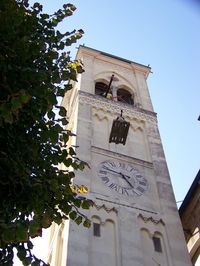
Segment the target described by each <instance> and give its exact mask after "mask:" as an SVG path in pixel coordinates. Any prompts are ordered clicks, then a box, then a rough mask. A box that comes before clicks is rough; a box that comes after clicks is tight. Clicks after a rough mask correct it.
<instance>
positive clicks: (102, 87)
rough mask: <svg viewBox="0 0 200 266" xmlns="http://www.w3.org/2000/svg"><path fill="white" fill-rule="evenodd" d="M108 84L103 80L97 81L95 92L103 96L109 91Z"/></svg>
mask: <svg viewBox="0 0 200 266" xmlns="http://www.w3.org/2000/svg"><path fill="white" fill-rule="evenodd" d="M107 89H108V85H106V84H105V83H103V82H96V84H95V94H97V95H101V96H103V94H104V93H105V92H106V91H107Z"/></svg>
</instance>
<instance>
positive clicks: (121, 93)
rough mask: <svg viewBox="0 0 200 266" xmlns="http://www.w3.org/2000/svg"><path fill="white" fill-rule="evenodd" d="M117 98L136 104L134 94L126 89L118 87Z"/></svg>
mask: <svg viewBox="0 0 200 266" xmlns="http://www.w3.org/2000/svg"><path fill="white" fill-rule="evenodd" d="M117 100H118V101H119V102H123V103H128V104H132V105H133V104H134V101H133V96H132V95H131V93H130V92H129V91H127V90H125V89H118V90H117Z"/></svg>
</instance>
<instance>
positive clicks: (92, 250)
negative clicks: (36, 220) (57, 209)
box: [50, 46, 191, 266]
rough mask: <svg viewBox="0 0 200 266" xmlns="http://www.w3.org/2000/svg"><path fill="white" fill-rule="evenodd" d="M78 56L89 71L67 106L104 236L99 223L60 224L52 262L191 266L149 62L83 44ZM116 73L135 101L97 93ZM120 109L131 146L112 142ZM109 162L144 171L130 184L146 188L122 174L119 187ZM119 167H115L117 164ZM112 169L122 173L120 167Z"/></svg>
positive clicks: (81, 177) (79, 178)
mask: <svg viewBox="0 0 200 266" xmlns="http://www.w3.org/2000/svg"><path fill="white" fill-rule="evenodd" d="M77 59H81V60H82V61H83V64H84V69H85V72H84V73H83V74H81V75H79V77H78V82H76V83H75V84H74V89H73V90H72V91H70V92H69V93H67V94H66V96H65V97H64V99H63V105H64V106H65V107H66V108H67V110H68V112H69V113H68V116H69V117H68V118H69V129H70V130H72V132H74V133H76V134H77V138H76V140H75V142H74V144H76V145H77V146H79V148H78V149H77V150H76V152H77V154H78V157H79V158H80V159H82V160H84V161H86V162H87V163H88V164H89V165H90V167H91V168H90V169H86V170H84V171H83V172H77V173H76V178H75V183H76V184H84V185H86V186H87V187H88V190H89V193H88V195H87V197H88V198H89V199H91V200H92V201H93V202H94V205H93V207H91V208H90V210H89V211H88V212H87V213H86V215H87V216H88V217H89V218H90V219H91V221H92V222H93V223H95V224H97V227H98V228H99V230H100V236H99V235H94V231H93V225H92V226H91V228H90V229H86V228H84V227H82V226H81V225H80V226H77V225H76V224H75V223H74V222H73V221H69V222H66V223H63V224H62V225H61V226H60V228H54V229H53V230H52V238H51V239H54V241H53V242H52V243H53V244H52V245H53V246H52V250H51V252H50V254H51V255H50V261H51V263H52V264H51V265H55V266H66V265H67V266H133V265H134V266H156V265H160V266H190V265H191V263H190V259H189V256H188V253H187V249H186V244H185V240H184V236H183V231H182V227H181V223H180V219H179V216H178V212H177V207H176V203H175V198H174V194H173V190H172V185H171V181H170V177H169V173H168V169H167V164H166V160H165V156H164V152H163V148H162V143H161V139H160V135H159V131H158V126H157V118H156V113H154V110H153V107H152V104H151V99H150V96H149V92H148V88H147V83H146V79H147V77H148V74H149V73H150V68H149V67H147V66H143V65H140V64H137V63H134V62H130V61H128V60H124V59H120V58H117V57H115V56H112V55H108V54H105V53H102V52H100V51H96V50H93V49H91V48H87V47H84V46H81V47H80V48H79V50H78V53H77ZM112 74H114V76H115V78H116V80H117V81H116V82H115V88H116V89H118V88H125V89H126V90H127V91H129V92H130V93H131V95H133V98H134V105H129V104H125V103H122V102H118V101H115V100H108V99H106V98H104V97H102V96H99V95H95V83H96V82H104V83H105V84H108V83H109V81H110V77H111V75H112ZM121 110H123V116H124V118H125V119H126V120H127V121H128V122H130V128H129V132H128V137H127V141H126V144H125V145H122V144H114V143H109V135H110V130H111V126H112V122H113V120H114V119H115V118H116V117H117V116H119V115H120V112H121ZM103 162H110V163H113V165H114V167H116V169H117V167H118V169H122V168H123V167H124V168H125V170H124V171H125V172H124V173H125V174H124V176H125V177H126V178H125V179H127V178H129V175H131V173H133V172H134V171H136V172H137V171H138V172H139V173H140V174H139V175H138V176H139V177H138V179H137V177H134V178H133V181H132V183H131V184H130V182H129V184H130V186H131V187H135V186H136V183H137V182H139V183H141V184H143V185H141V186H145V189H144V187H141V186H139V185H138V190H140V192H138V191H137V190H136V192H135V194H134V192H131V191H133V190H134V189H132V188H131V189H129V190H128V189H127V191H128V192H127V191H125V192H126V193H127V194H126V193H125V192H124V191H123V189H124V187H126V185H125V183H126V182H128V181H127V180H125V181H126V182H125V181H124V180H121V181H120V180H119V181H116V182H117V183H116V184H115V187H114V185H113V183H112V182H111V179H110V180H109V179H108V176H107V175H109V174H108V173H105V177H104V176H103V175H102V174H101V173H104V171H103V170H101V167H102V163H103ZM120 167H121V168H120ZM113 169H115V168H112V170H110V171H113V172H114V171H116V170H113ZM120 171H122V170H118V172H119V174H121V172H120ZM128 171H129V172H130V174H129V173H128ZM136 172H135V173H136ZM111 175H112V178H115V173H111ZM121 175H122V174H121ZM141 177H143V181H141V179H139V178H141ZM118 178H120V177H119V176H118V177H116V180H118ZM112 180H113V179H112ZM144 183H145V184H144ZM125 190H126V189H125ZM137 193H138V194H137ZM53 247H54V248H53Z"/></svg>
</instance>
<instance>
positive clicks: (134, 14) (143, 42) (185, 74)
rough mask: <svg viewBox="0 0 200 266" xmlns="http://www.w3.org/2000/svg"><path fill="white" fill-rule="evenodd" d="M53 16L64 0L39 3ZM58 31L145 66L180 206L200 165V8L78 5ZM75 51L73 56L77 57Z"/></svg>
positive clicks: (186, 3)
mask: <svg viewBox="0 0 200 266" xmlns="http://www.w3.org/2000/svg"><path fill="white" fill-rule="evenodd" d="M40 3H41V4H43V6H44V11H45V12H48V13H53V12H54V11H55V10H57V9H58V8H59V7H61V6H62V5H63V4H64V3H66V2H65V1H63V0H57V1H50V0H41V1H40ZM71 3H73V4H75V6H76V7H77V10H76V11H75V13H74V15H73V16H72V17H70V18H67V19H66V20H65V21H64V22H63V23H62V26H61V27H60V29H61V30H62V31H69V30H73V29H74V28H75V29H79V28H82V29H83V30H84V31H85V35H84V37H83V38H82V39H81V40H80V41H79V43H78V44H85V45H86V46H89V47H92V48H94V49H97V50H101V51H104V52H107V53H111V54H114V55H117V56H120V57H123V58H126V59H129V60H132V61H135V62H138V63H142V64H145V65H148V64H150V66H151V67H152V72H153V73H152V74H150V76H149V78H148V87H149V91H150V94H151V97H152V102H153V105H154V110H155V112H157V113H158V121H159V129H160V134H161V138H162V142H163V146H164V150H165V155H166V159H167V163H168V167H169V171H170V175H171V179H172V183H173V188H174V192H175V195H176V199H177V201H181V200H183V198H184V196H185V194H186V192H187V190H188V189H189V187H190V185H191V183H192V181H193V179H194V178H195V176H196V174H197V172H198V170H199V167H200V164H199V158H200V156H199V151H200V121H198V120H197V118H198V116H199V114H200V80H199V79H200V4H198V1H195V0H168V1H161V0H124V1H118V0H115V1H114V0H109V1H108V0H101V1H97V0H96V1H95V0H85V1H83V0H82V1H81V0H79V1H78V0H76V1H71ZM78 44H77V45H74V46H73V47H72V48H70V49H71V51H72V55H75V53H76V47H77V46H78Z"/></svg>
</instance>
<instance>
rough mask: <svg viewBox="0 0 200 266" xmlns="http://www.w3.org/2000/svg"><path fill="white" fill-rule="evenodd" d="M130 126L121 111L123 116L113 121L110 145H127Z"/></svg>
mask: <svg viewBox="0 0 200 266" xmlns="http://www.w3.org/2000/svg"><path fill="white" fill-rule="evenodd" d="M129 126H130V123H129V122H127V121H125V119H124V118H123V116H122V111H121V115H120V116H118V117H117V118H116V119H115V120H113V124H112V129H111V132H110V138H109V143H111V142H114V143H115V144H119V143H121V144H123V145H125V143H126V139H127V135H128V130H129Z"/></svg>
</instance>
